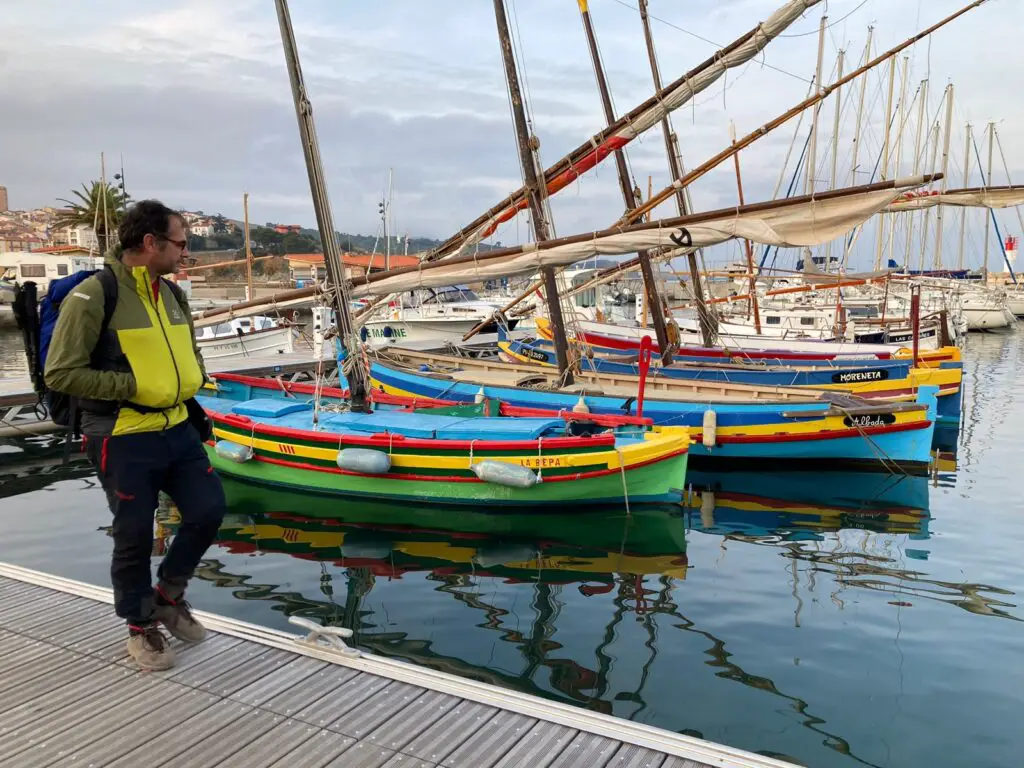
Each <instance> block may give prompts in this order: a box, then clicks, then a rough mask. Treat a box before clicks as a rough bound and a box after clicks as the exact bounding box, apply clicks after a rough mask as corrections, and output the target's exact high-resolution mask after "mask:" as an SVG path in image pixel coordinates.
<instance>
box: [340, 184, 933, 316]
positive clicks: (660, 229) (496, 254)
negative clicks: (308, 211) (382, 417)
mask: <svg viewBox="0 0 1024 768" xmlns="http://www.w3.org/2000/svg"><path fill="white" fill-rule="evenodd" d="M921 183H922V179H920V178H916V179H903V180H900V181H897V182H896V183H895V185H894V186H892V187H888V188H885V189H875V190H863V189H862V190H859V191H858V190H852V191H850V192H849V193H846V194H836V193H831V194H830V195H829V196H828V197H825V198H819V199H807V198H802V199H797V200H794V201H786V200H783V201H778V202H776V203H762V204H759V205H751V206H745V207H742V208H735V209H729V210H725V211H719V212H716V213H710V214H701V215H696V216H683V217H678V218H675V219H667V220H664V221H660V222H652V223H650V224H641V225H636V226H632V227H628V228H625V229H610V230H605V231H603V232H594V233H592V234H591V235H580V236H576V237H563V238H559V239H557V240H550V241H548V242H545V243H540V244H537V243H531V244H528V245H524V246H520V247H518V248H509V249H503V250H501V251H490V252H484V253H479V254H476V255H475V256H474V257H473V258H472V259H469V258H467V257H459V258H455V259H451V260H443V261H435V262H422V263H420V265H419V266H418V267H410V268H408V269H407V270H394V271H392V272H391V273H389V274H388V275H387V276H385V275H380V276H379V279H373V277H372V276H371V277H370V278H369V279H368V280H364V282H362V283H361V284H357V285H355V286H354V287H353V291H352V295H353V296H367V295H370V294H380V293H402V292H405V291H411V290H414V289H416V288H435V287H440V286H445V285H452V284H455V283H473V282H478V281H486V280H495V279H498V278H501V277H512V276H517V275H527V274H533V273H535V272H536V271H537V270H539V269H540V268H541V267H562V266H566V265H568V264H573V263H575V262H578V261H583V260H584V259H588V258H592V257H594V256H615V255H620V254H626V253H634V252H636V251H638V250H645V249H646V250H651V249H656V248H671V247H673V246H675V247H677V248H678V249H679V253H680V254H684V253H689V252H691V251H695V250H697V249H698V248H706V247H709V246H712V245H718V244H720V243H724V242H726V241H728V240H731V239H733V238H742V239H747V240H751V241H753V242H755V243H759V244H761V245H775V246H780V247H798V246H812V245H820V244H822V243H826V242H828V241H829V240H834V239H835V238H837V237H840V236H842V235H843V234H844V233H846V232H848V231H850V230H851V229H853V228H854V227H856V226H857V225H859V224H862V223H863V222H864V221H866V220H867V219H869V218H871V217H872V216H874V215H875V214H877V213H878V212H879V211H881V210H883V209H884V208H885V207H886V206H887V205H889V204H890V203H891V202H892V201H893V200H895V199H896V198H898V197H900V196H901V195H903V194H905V193H906V192H907V191H908V190H910V189H912V188H913V187H914V186H917V185H920V184H921ZM356 282H357V283H358V281H356Z"/></svg>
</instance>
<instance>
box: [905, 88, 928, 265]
mask: <svg viewBox="0 0 1024 768" xmlns="http://www.w3.org/2000/svg"><path fill="white" fill-rule="evenodd" d="M920 98H921V103H920V104H918V105H917V130H916V131H915V135H914V171H913V173H914V175H915V176H916V175H917V174H918V173H920V171H921V141H922V139H923V137H924V119H925V116H926V114H927V110H928V80H927V78H926V79H924V80H922V81H921V91H920ZM913 236H914V220H913V218H911V219H910V220H909V221H907V243H906V247H905V248H904V250H903V274H908V273H909V272H910V246H911V244H912V240H913ZM921 236H922V237H923V236H924V233H923V232H922V234H921Z"/></svg>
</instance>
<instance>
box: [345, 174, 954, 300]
mask: <svg viewBox="0 0 1024 768" xmlns="http://www.w3.org/2000/svg"><path fill="white" fill-rule="evenodd" d="M939 178H940V177H939V174H926V175H923V176H919V177H917V178H915V179H913V181H912V183H914V184H928V183H929V182H931V181H935V180H937V179H939ZM897 183H911V182H910V180H905V179H904V180H901V179H893V180H891V181H882V182H876V183H874V184H865V185H863V186H860V187H849V188H846V189H837V190H830V191H828V192H819V193H818V194H816V195H815V196H814V198H813V200H817V201H824V200H831V199H833V198H837V197H847V196H849V195H854V194H863V193H867V192H878V191H881V190H883V189H893V188H895V187H896V186H897ZM811 200H812V198H811V197H808V196H800V197H787V198H783V199H781V200H769V201H766V202H762V203H751V204H750V205H744V206H742V207H733V208H723V209H720V210H717V211H707V212H704V213H696V214H690V215H689V216H677V217H674V218H670V219H658V220H655V221H653V222H646V223H643V224H634V225H632V226H628V227H621V226H613V227H609V228H608V229H603V230H600V231H597V232H584V233H581V234H578V235H568V236H566V237H558V238H553V239H551V240H547V241H545V242H542V243H535V244H528V245H518V246H512V247H510V248H496V249H494V250H492V251H481V252H479V253H468V254H463V255H461V256H453V257H451V258H449V259H445V260H444V261H432V262H426V263H420V264H417V265H415V266H410V267H399V268H397V269H393V270H391V271H390V272H377V273H374V274H367V275H362V276H355V277H353V278H352V279H351V281H350V282H351V284H352V285H359V286H363V285H373V284H374V283H378V282H380V281H381V280H387V279H388V278H391V277H395V276H397V275H406V274H410V273H415V272H420V273H426V272H431V271H433V270H435V269H443V268H445V267H450V266H452V265H456V264H474V263H481V262H488V261H493V260H495V259H507V258H509V257H510V256H519V255H522V254H524V253H527V252H543V251H545V250H548V249H549V248H555V247H558V246H560V245H570V244H575V243H583V242H587V241H590V240H593V239H595V238H600V237H608V236H610V235H618V234H623V233H629V232H641V231H644V230H651V229H669V228H676V227H686V226H690V225H694V224H699V223H701V222H705V221H711V220H714V219H718V218H721V217H723V216H742V215H744V214H748V213H757V212H759V211H768V210H774V209H776V208H787V207H791V206H795V205H804V204H806V203H809V202H811Z"/></svg>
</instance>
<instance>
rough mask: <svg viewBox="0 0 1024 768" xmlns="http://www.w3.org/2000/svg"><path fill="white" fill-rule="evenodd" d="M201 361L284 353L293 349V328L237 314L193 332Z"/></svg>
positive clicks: (259, 317)
mask: <svg viewBox="0 0 1024 768" xmlns="http://www.w3.org/2000/svg"><path fill="white" fill-rule="evenodd" d="M196 340H197V341H198V342H199V351H200V352H202V354H203V359H204V360H222V359H224V358H228V357H248V356H250V355H254V354H257V353H267V352H278V353H282V354H283V353H286V352H291V351H293V349H294V329H293V327H292V326H291V325H290V324H288V323H283V322H279V321H277V320H275V319H274V318H271V317H265V316H262V315H257V316H255V317H241V318H237V319H235V320H230V321H226V322H223V323H219V324H218V325H212V326H207V327H205V328H199V329H198V330H197V331H196Z"/></svg>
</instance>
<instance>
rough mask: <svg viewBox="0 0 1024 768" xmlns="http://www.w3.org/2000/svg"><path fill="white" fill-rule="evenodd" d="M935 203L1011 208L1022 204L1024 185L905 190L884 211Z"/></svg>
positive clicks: (922, 207) (890, 211) (918, 208)
mask: <svg viewBox="0 0 1024 768" xmlns="http://www.w3.org/2000/svg"><path fill="white" fill-rule="evenodd" d="M936 205H950V206H955V207H957V208H1012V207H1014V206H1017V205H1024V186H1016V187H1014V186H1010V187H972V188H970V189H947V190H946V191H945V192H940V191H938V190H936V191H924V192H913V191H912V192H907V193H906V194H904V195H901V196H900V197H898V198H897V199H895V200H893V201H892V202H891V203H889V205H887V206H886V208H885V213H902V212H903V211H920V210H922V209H924V208H932V207H934V206H936Z"/></svg>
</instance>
